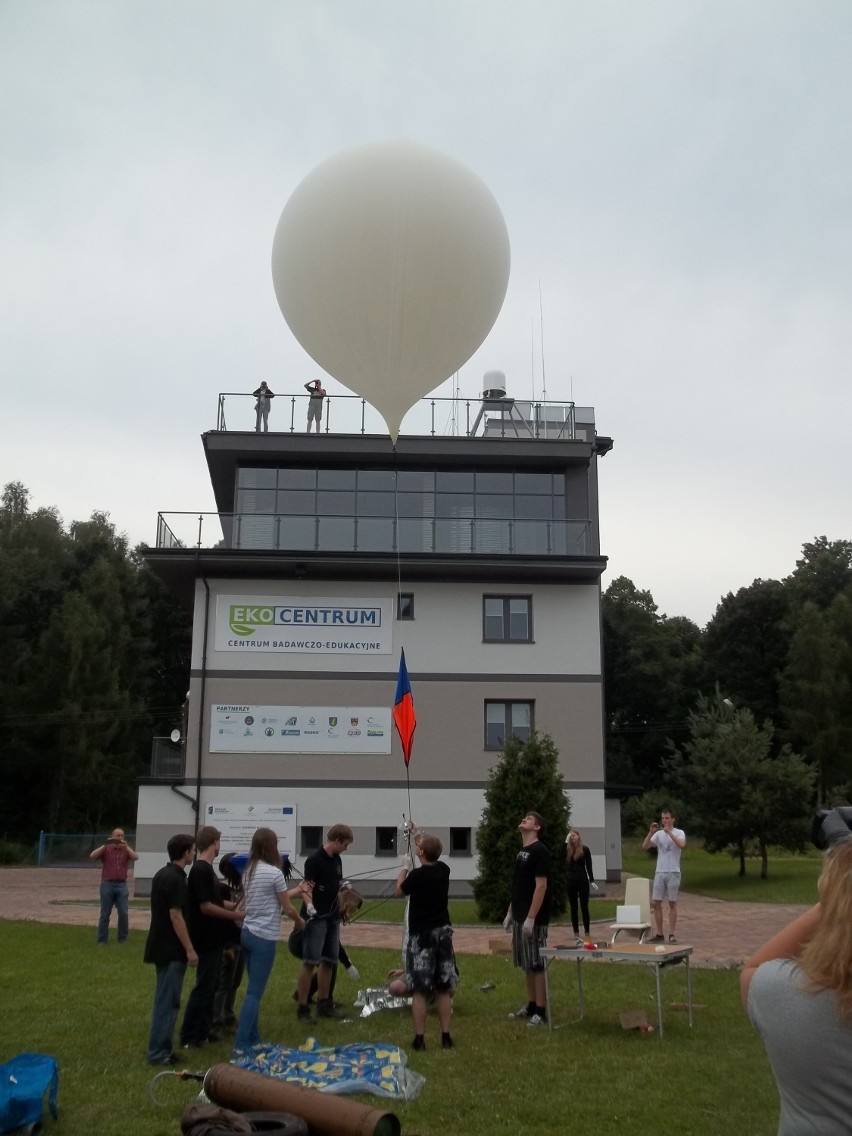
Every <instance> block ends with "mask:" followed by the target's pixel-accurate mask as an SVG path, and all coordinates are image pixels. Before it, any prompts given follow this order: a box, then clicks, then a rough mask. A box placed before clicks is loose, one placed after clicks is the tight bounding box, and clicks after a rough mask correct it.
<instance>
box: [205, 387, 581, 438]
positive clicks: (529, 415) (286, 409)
mask: <svg viewBox="0 0 852 1136" xmlns="http://www.w3.org/2000/svg"><path fill="white" fill-rule="evenodd" d="M492 393H493V392H488V394H489V395H490V394H492ZM256 402H257V400H256V398H255V396H254V395H253V394H246V393H245V392H243V391H226V392H224V393H222V394H220V395H219V403H218V410H217V415H216V429H217V430H220V431H227V430H239V431H249V430H262V429H263V426H264V423H263V420H262V418H261V415H260V413H259V412H257V411H256V410H255V404H256ZM308 402H309V396H308V395H307V393H306V394H275V395H274V397H273V398H272V400H271V402H270V404H269V409H268V416H267V420H266V426H268V430H269V433H279V434H281V433H286V434H296V433H307V432H308V421H307V416H308ZM312 429H313V430H316V424H315V423H313V424H312ZM320 432H322V433H324V434H331V433H340V434H359V433H360V434H387V432H388V430H387V426H386V425H385V422H384V419H383V418H382V416H381V415H380V414H379V412H378V411H377V410H375V409H374V408H373V407H372V406H371V405H370V404H369V403H368V402H366V401H365V400H364V399H363V398H359V397H358V396H357V395H354V394H353V395H347V394H333V395H327V396H326V397H325V398H324V399H323V410H322V421H321V423H320ZM400 433H401V434H404V435H415V436H419V437H422V436H423V435H433V436H439V437H446V436H447V435H453V436H461V437H466V438H473V437H486V438H488V437H498V438H525V439H530V438H545V439H548V440H550V441H554V440H559V439H563V440H566V441H574V440H575V439H577V438H579V439H581V440H583V441H592V440H593V438H594V423H593V421H589V422H583V423H578V422H577V415H576V409H575V406H574V403H573V402H550V401H548V400H546V399H543V400H538V401H533V400H523V399H514V398H510V397H508V396H500V397H485V396H483V397H482V398H479V399H461V398H443V397H436V398H424V399H420V401H419V402H417V403H416V404H415V405H414V406H413V407H412V408H411V410H410V411H409V412H408V414H407V415H406V416H405V420H404V422H403V429H401V430H400Z"/></svg>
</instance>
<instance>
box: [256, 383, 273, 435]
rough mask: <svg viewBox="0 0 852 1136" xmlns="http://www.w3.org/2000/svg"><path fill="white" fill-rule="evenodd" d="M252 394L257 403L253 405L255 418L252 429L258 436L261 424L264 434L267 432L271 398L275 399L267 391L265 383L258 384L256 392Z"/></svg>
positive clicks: (271, 393) (271, 392)
mask: <svg viewBox="0 0 852 1136" xmlns="http://www.w3.org/2000/svg"><path fill="white" fill-rule="evenodd" d="M252 394H253V395H254V397H255V398H256V399H257V402H256V403H255V404H254V410H255V418H256V420H255V425H254V428H255V430H256V431H257V433H258V434H259V433H260V427H261V423H262V424H263V429H264V432H268V430H269V408H270V405H271V403H272V400H273V398H275V394H274V392H273V391H271V390H270V389H269V387H268V386H267V385H266V382H265V381H264V382H262V383H261V384H260V386H259V387H258V388H257V390H256V391H252Z"/></svg>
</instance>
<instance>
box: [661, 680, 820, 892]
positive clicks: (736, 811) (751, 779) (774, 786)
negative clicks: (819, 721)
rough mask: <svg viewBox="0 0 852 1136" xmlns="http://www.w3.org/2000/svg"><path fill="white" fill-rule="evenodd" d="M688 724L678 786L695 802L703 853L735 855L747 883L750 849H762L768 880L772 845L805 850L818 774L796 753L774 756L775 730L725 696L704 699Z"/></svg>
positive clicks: (674, 777) (678, 759)
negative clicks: (747, 860) (816, 775)
mask: <svg viewBox="0 0 852 1136" xmlns="http://www.w3.org/2000/svg"><path fill="white" fill-rule="evenodd" d="M689 724H690V738H689V740H688V741H687V742H686V744H685V745H684V746H683V747H682V748H681V749H678V748H677V747H676V746H674V745H672V747H671V748H672V754H671V757H670V759H669V761H668V763H667V771H668V774H669V777H670V779H671V783H672V784H673V786H674V787H675V788H676V790H677V791H678V792H679V793H680V795H681V796H682V797H683V799H685V800H687V801H688V802H689V807H690V814H691V815H692V816H694V817H695V822H696V824H695V827H696V829H697V830H698V831H700V832H701V833H702V834H703V836H704V847H705V848H706V849H707V850H708V851H709V852H722V851H725V850H732V851H733V852H734V853H735V854H736V856H737V857H738V859H739V874H740V875H741V876H744V875H745V873H746V855H747V852H748V848H749V846H750V844H751V843H752V842H757V846H758V849H759V851H760V856H761V872H760V874H761V878H763V879H765V878H766V877H767V875H768V872H769V859H768V850H769V845H770V844H777V845H779V846H780V847H782V848H787V849H790V850H794V851H798V850H801V848H803V847H804V844H805V842H806V840H807V834H808V827H809V820H810V817H811V815H812V813H813V792H814V780H815V777H814V771H813V769H811V767H810V766H809V765H808V764H807V762H806V761H805V760H804V759H803V758H802V757H801V756H800V755H799V754H796V753H794V752H793V751H792V750H791V749H790V747H789V746H786V745H785V746H783V747H782V749H781V751H780V753H779V754H778V755H777V756H775V757H773V756H771V753H772V750H773V733H774V731H773V727H772V724H771V723H770V722H766V723H764V725H763V726H758V725H757V722H756V721H755V718H754V715H753V714H752V713H751V711H750V710H745V709H737V708H736V707H734V706H733V705H732V704H730V703H729V702H727V701H726V700H724V699H723V698H722V696H721V694H719V693H718V692H717V693H716V695H715V696H714V697H713V698H707V697H705V696H701V697H700V698H699V700H698V704H697V707H696V709H695V710H694V711H692V712H691V713H690V716H689Z"/></svg>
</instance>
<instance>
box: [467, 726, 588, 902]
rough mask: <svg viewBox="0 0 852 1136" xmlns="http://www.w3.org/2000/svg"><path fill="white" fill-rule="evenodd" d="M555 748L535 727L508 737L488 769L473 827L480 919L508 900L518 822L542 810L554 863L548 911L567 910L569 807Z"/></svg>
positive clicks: (517, 845)
mask: <svg viewBox="0 0 852 1136" xmlns="http://www.w3.org/2000/svg"><path fill="white" fill-rule="evenodd" d="M558 759H559V751H558V750H557V749H556V746H555V745H554V743H553V739H552V738H551V737H550V736H549V735H548V734H538V733H534V734H533V735H532V737H531V738H530V740H529V741H528V742H526V743H521V742H520V741H518V740H517V738H508V739H507V740H506V744H505V745H504V747H503V754H502V756H501V758H500V761H499V762H498V763H497V765H496V766H495V767H494V768H493V769H492V770H491V774H490V778H489V782H488V788H487V789H486V790H485V808H484V810H483V813H482V823H481V825H480V828H479V832H478V833H477V838H476V843H477V850H478V852H479V875H478V876H477V877H476V879H475V880H474V881H473V894H474V898H475V899H476V906H477V909H478V911H479V915H480V917H481V918H482V919H485V920H488V921H489V922H493V923H497V922H501V921H502V919H503V917H504V916H505V914H506V909H507V908H508V906H509V898H510V892H511V886H512V875H513V873H514V869H515V858H516V856H517V854H518V852H519V851H520V848H521V838H520V834H519V833H518V824H519V823H520V821H521V820H522V819H523V817H524V816H526V814H527V813H530V812H535V813H540V814H541V816H542V817H544V820H545V824H546V826H547V827H546V831H545V835H544V843H545V844H546V845H547V847H548V848H549V849H550V854H551V866H552V871H553V875H552V881H551V885H552V889H553V894H552V908H551V911H552V917H554V916H556V915H561V914H562V912H563V911H564V910H565V898H566V880H565V837H566V836H567V834H568V820H569V817H570V808H569V804H568V800H567V798H566V796H565V791H564V788H563V783H562V777H561V775H560V773H559V767H558Z"/></svg>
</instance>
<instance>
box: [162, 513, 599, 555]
mask: <svg viewBox="0 0 852 1136" xmlns="http://www.w3.org/2000/svg"><path fill="white" fill-rule="evenodd" d="M156 547H157V548H227V549H241V550H243V551H246V550H258V551H259V550H275V551H278V552H296V553H298V552H361V553H401V554H405V553H413V554H421V555H422V554H439V555H451V554H454V553H463V554H465V555H468V556H469V555H474V556H476V555H480V556H491V555H510V556H518V555H530V556H584V555H588V554H589V553H590V552H591V551H592V549H591V525H590V523H589V521H587V520H560V521H552V520H551V521H545V520H511V519H502V518H499V519H495V518H490V517H487V518H486V517H482V518H470V517H399V518H394V517H353V516H320V517H316V516H304V515H295V514H289V513H160V514H159V515H158V519H157V544H156Z"/></svg>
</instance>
